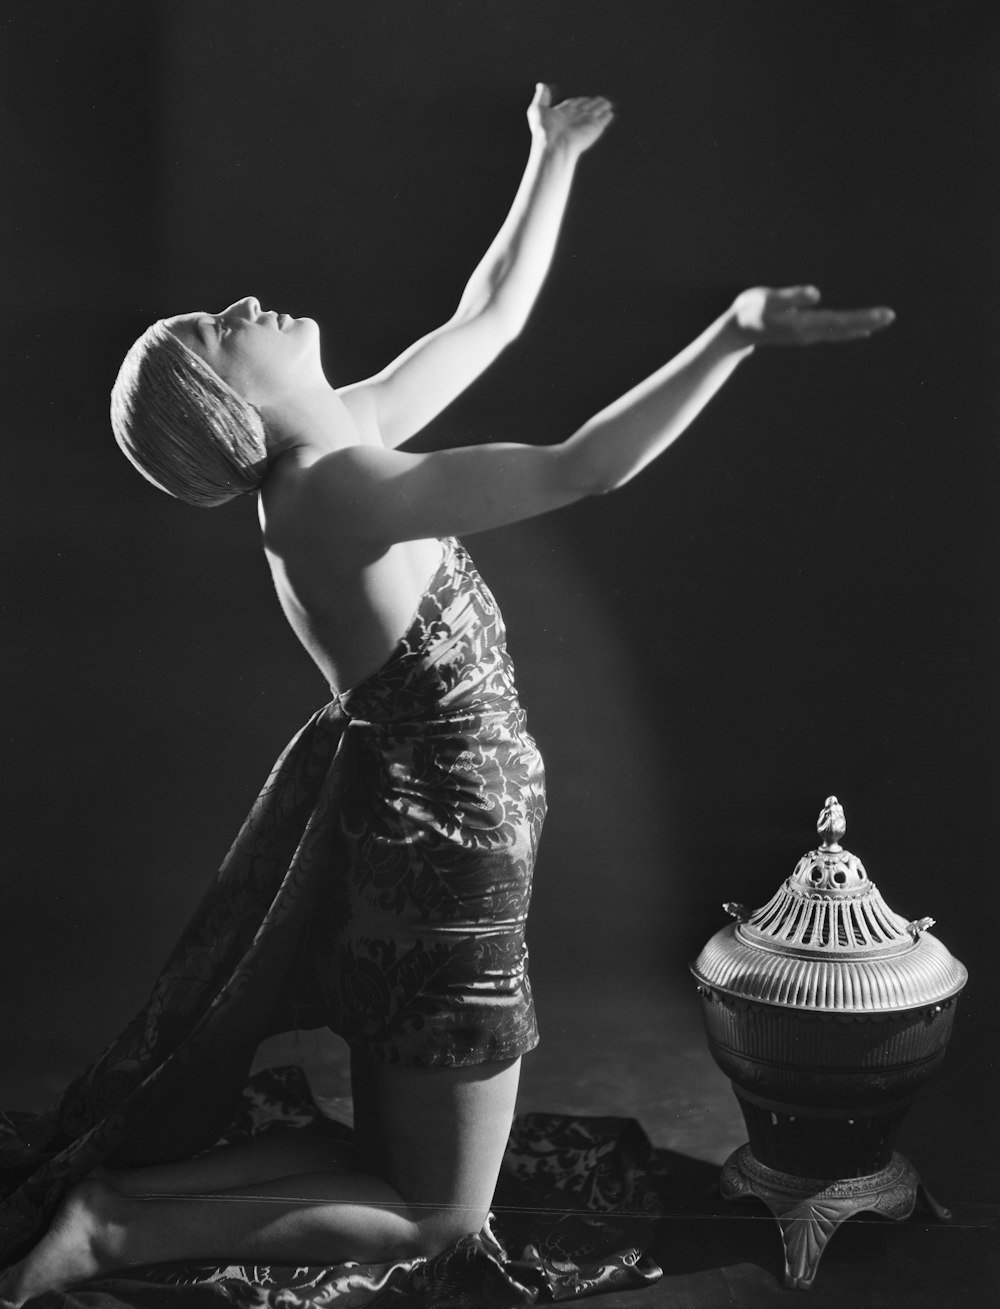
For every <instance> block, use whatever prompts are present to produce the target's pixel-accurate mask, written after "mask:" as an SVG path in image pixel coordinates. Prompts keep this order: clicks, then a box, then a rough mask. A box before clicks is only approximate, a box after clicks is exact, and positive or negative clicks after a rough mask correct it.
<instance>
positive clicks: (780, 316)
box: [730, 286, 896, 346]
mask: <svg viewBox="0 0 1000 1309" xmlns="http://www.w3.org/2000/svg"><path fill="white" fill-rule="evenodd" d="M819 302H820V293H819V291H817V289H816V287H814V286H785V287H781V288H780V289H774V288H773V287H769V286H755V287H753V288H752V289H751V290H749V291H744V292H743V294H742V295H739V296H737V297H736V300H735V301H734V302H733V307H732V309H731V310H730V320H731V326H732V329H733V330H734V331H735V332H736V333H737V334H738V336H739V337H740V339H741V344H742V345H743V346H748V345H817V344H822V343H824V342H834V341H853V340H856V339H857V338H859V337H866V336H871V335H872V333H873V332H881V331H882V330H883V328H886V327H888V326H889V324H890V323H891V322H892V321H893V320H894V319H895V317H896V315H895V314H894V313H893V312H892V310H891V309H886V308H878V309H820V308H819Z"/></svg>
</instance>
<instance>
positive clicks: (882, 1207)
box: [719, 1145, 951, 1291]
mask: <svg viewBox="0 0 1000 1309" xmlns="http://www.w3.org/2000/svg"><path fill="white" fill-rule="evenodd" d="M719 1189H720V1191H721V1192H722V1195H723V1197H724V1198H725V1199H726V1200H745V1199H751V1200H752V1199H758V1200H762V1201H763V1202H764V1204H766V1205H767V1207H768V1209H770V1211H771V1213H772V1214H773V1215H774V1217H775V1218H776V1219H777V1221H778V1226H779V1227H780V1228H781V1239H782V1242H783V1244H784V1248H785V1285H786V1286H787V1287H790V1288H792V1289H793V1290H799V1291H808V1290H809V1288H810V1287H811V1286H812V1284H813V1281H814V1280H815V1277H816V1271H817V1269H818V1267H819V1261H820V1259H821V1258H822V1255H823V1251H824V1250H825V1249H826V1247H827V1244H828V1243H829V1241H830V1238H831V1237H832V1236H833V1235H834V1233H835V1232H836V1231H837V1228H838V1227H839V1226H840V1224H841V1223H842V1222H844V1221H845V1220H846V1219H848V1218H851V1217H853V1216H854V1215H855V1214H858V1213H862V1212H872V1213H877V1214H882V1215H883V1217H885V1218H894V1219H896V1220H897V1221H901V1220H902V1219H904V1218H909V1216H910V1215H911V1214H912V1213H913V1210H914V1209H915V1207H916V1204H917V1201H918V1200H921V1201H923V1203H924V1204H925V1205H926V1206H927V1208H928V1209H929V1210H930V1211H931V1213H932V1214H933V1215H934V1216H935V1218H939V1219H941V1220H943V1221H946V1220H947V1219H949V1218H950V1217H951V1214H950V1212H949V1211H948V1210H947V1209H945V1208H943V1206H941V1205H939V1204H938V1203H937V1201H936V1200H934V1199H933V1198H932V1197H931V1196H930V1195H929V1194H928V1192H927V1189H926V1187H925V1186H924V1184H923V1183H922V1182H921V1180H920V1177H919V1175H918V1174H917V1170H916V1169H915V1168H914V1167H913V1165H912V1164H911V1163H910V1162H909V1160H907V1159H904V1158H903V1156H902V1155H901V1154H896V1153H894V1154H893V1155H892V1158H891V1159H890V1160H889V1162H888V1164H886V1166H885V1167H884V1168H881V1169H879V1171H878V1172H875V1173H869V1174H867V1175H865V1176H862V1177H848V1178H837V1179H833V1180H829V1179H825V1178H814V1177H797V1176H795V1175H794V1174H792V1173H781V1172H778V1171H776V1170H775V1169H773V1168H768V1167H767V1165H766V1164H762V1163H761V1162H760V1161H759V1160H758V1159H756V1158H755V1157H754V1154H753V1152H752V1150H751V1149H750V1146H749V1145H741V1146H740V1148H739V1149H738V1150H735V1151H734V1152H733V1153H732V1154H731V1155H730V1156H729V1158H728V1159H727V1160H726V1162H725V1163H724V1164H723V1166H722V1176H721V1177H720V1179H719Z"/></svg>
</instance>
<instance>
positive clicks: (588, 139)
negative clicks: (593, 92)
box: [528, 82, 615, 154]
mask: <svg viewBox="0 0 1000 1309" xmlns="http://www.w3.org/2000/svg"><path fill="white" fill-rule="evenodd" d="M614 116H615V111H614V109H613V108H612V107H611V101H610V100H606V99H605V98H604V96H600V95H598V96H574V97H573V99H572V100H563V101H561V102H560V103H559V104H557V105H554V104H553V103H552V90H551V88H550V87H548V86H546V84H545V83H544V82H539V83H538V85H537V86H536V87H535V98H534V99H533V100H532V102H531V104H530V105H529V106H528V124H529V126H530V127H531V134H532V136H533V137H535V138H536V139H537V140H540V141H542V143H543V144H545V145H547V146H550V147H551V146H561V147H566V148H568V149H570V150H571V151H573V152H574V153H575V154H583V152H584V150H589V149H590V147H591V146H592V145H593V144H594V142H595V141H598V140H600V138H601V137H602V136H603V135H604V133H605V132H606V131H607V129H608V126H609V124H610V123H611V120H612V119H613V118H614Z"/></svg>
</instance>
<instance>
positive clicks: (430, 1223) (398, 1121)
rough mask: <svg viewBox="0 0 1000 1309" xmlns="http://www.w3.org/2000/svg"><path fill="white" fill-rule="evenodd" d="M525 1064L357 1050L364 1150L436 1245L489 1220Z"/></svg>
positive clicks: (426, 1239)
mask: <svg viewBox="0 0 1000 1309" xmlns="http://www.w3.org/2000/svg"><path fill="white" fill-rule="evenodd" d="M520 1072H521V1061H520V1059H512V1060H508V1061H506V1062H504V1063H490V1064H476V1065H474V1066H472V1067H470V1068H456V1069H448V1070H437V1069H433V1070H425V1069H409V1068H397V1067H394V1066H392V1065H389V1064H383V1063H380V1062H378V1061H377V1060H373V1059H367V1058H365V1057H364V1056H360V1055H358V1054H356V1053H354V1054H352V1061H351V1080H352V1088H353V1091H354V1122H355V1133H356V1136H357V1144H358V1150H359V1153H360V1157H361V1158H362V1159H365V1160H368V1159H371V1160H372V1162H373V1165H374V1166H375V1168H377V1171H378V1172H379V1174H380V1175H381V1176H383V1177H384V1178H385V1179H386V1181H387V1182H389V1183H391V1185H392V1186H394V1187H395V1188H396V1190H398V1191H399V1193H400V1194H401V1195H404V1196H405V1197H406V1199H407V1201H408V1203H409V1204H410V1205H411V1207H412V1210H413V1213H414V1219H415V1222H416V1223H417V1226H418V1227H419V1229H420V1235H421V1243H422V1245H423V1247H424V1248H425V1250H427V1251H428V1252H432V1251H437V1250H440V1249H443V1248H444V1247H445V1246H446V1245H448V1244H450V1243H451V1242H452V1241H453V1240H456V1239H457V1238H458V1237H460V1236H463V1235H465V1234H466V1233H469V1232H478V1231H479V1230H480V1229H481V1228H482V1226H483V1223H485V1221H486V1218H487V1216H488V1214H489V1211H490V1206H491V1205H492V1203H493V1192H494V1190H495V1189H496V1183H497V1177H498V1175H499V1173H500V1165H501V1163H502V1161H503V1156H504V1151H505V1150H506V1148H507V1141H508V1138H509V1136H510V1128H511V1123H512V1121H513V1118H514V1104H515V1100H516V1098H517V1087H518V1081H519V1078H520Z"/></svg>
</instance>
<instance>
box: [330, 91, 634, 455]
mask: <svg viewBox="0 0 1000 1309" xmlns="http://www.w3.org/2000/svg"><path fill="white" fill-rule="evenodd" d="M612 116H613V113H612V108H611V105H610V103H609V102H608V101H607V100H605V99H603V98H601V97H578V98H576V99H572V100H565V101H563V102H562V103H561V104H557V105H553V104H552V95H551V92H550V90H549V88H548V87H547V86H546V85H545V84H544V83H541V82H540V83H539V84H538V87H537V89H536V91H535V98H534V99H533V100H532V102H531V106H530V107H529V109H528V123H529V125H530V127H531V152H530V154H529V156H528V163H527V166H526V168H525V171H524V176H523V177H522V179H521V184H520V186H519V187H518V190H517V194H516V195H515V197H514V203H513V204H512V206H511V209H510V212H509V214H508V215H507V217H506V219H505V220H504V223H503V226H502V227H501V228H500V231H499V232H498V233H497V235H496V237H495V239H494V240H493V243H492V244H491V246H490V248H489V249H488V250H487V252H486V254H485V255H484V256H483V258H482V260H481V261H480V263H479V265H478V267H477V268H476V270H475V272H474V273H473V274H472V276H471V278H470V279H469V282H468V284H467V286H466V288H465V291H464V292H463V294H462V297H461V300H460V301H459V304H458V308H457V309H456V310H455V313H454V314H453V315H452V317H451V318H450V319H449V320H448V322H446V323H445V324H444V325H443V326H441V327H439V328H437V329H436V330H435V331H433V332H430V333H429V334H428V335H427V336H425V337H423V338H422V339H421V340H419V341H417V342H416V343H415V344H414V345H412V346H410V348H409V349H408V350H406V351H405V352H404V353H403V354H402V355H400V356H399V358H398V359H396V360H394V361H393V363H391V364H389V366H388V367H387V368H385V369H383V370H382V372H380V373H377V374H376V375H375V376H374V377H371V378H368V379H367V380H366V381H364V382H358V383H356V384H355V385H354V386H348V387H344V388H343V389H342V390H341V392H340V394H341V395H342V396H343V398H344V400H345V401H346V402H347V404H348V405H349V406H350V407H351V408H352V410H354V411H355V413H356V415H357V414H358V413H359V412H360V415H361V417H362V421H364V420H365V419H367V420H368V421H369V422H374V423H375V424H376V425H377V428H378V431H379V433H380V434H381V437H382V441H383V443H384V444H385V445H388V446H396V445H399V444H400V442H402V441H405V440H406V439H407V438H408V437H410V436H412V435H413V434H414V433H415V432H418V431H419V430H420V429H421V428H422V427H425V426H426V425H427V423H429V422H430V421H431V419H432V418H434V417H435V416H436V415H437V414H439V413H440V412H441V410H442V409H444V408H445V407H446V406H447V405H448V404H450V403H451V401H452V400H454V399H455V397H456V396H457V395H459V394H460V393H461V392H462V391H464V390H465V388H466V387H467V386H469V384H470V383H471V382H473V381H474V380H475V379H476V378H477V377H478V376H479V375H480V373H482V372H483V371H484V370H485V369H486V368H487V367H488V366H489V365H490V364H491V363H492V362H493V360H494V359H495V358H496V357H497V355H498V354H499V353H500V352H501V351H502V350H503V349H504V347H505V346H506V345H508V344H509V343H510V342H511V341H513V340H514V338H515V337H516V336H517V335H518V333H519V332H520V331H521V329H522V328H523V327H524V324H525V322H526V321H527V318H528V315H529V314H530V312H531V309H532V307H533V305H534V303H535V301H536V299H537V298H538V293H539V291H540V290H541V288H542V284H543V282H544V281H545V276H546V274H547V273H548V270H549V266H550V264H551V262H552V255H553V252H554V251H555V247H556V241H557V239H558V236H559V228H560V226H561V224H562V218H563V214H564V213H565V210H566V202H567V200H568V199H569V192H570V185H571V183H572V180H573V174H574V172H575V170H576V165H577V162H578V161H579V159H580V156H581V155H582V154H583V153H584V151H585V150H587V149H589V147H590V146H592V145H593V144H594V142H595V141H597V140H598V138H599V137H600V136H601V135H602V134H603V133H604V131H605V129H606V128H607V126H608V124H609V123H610V122H611V119H612Z"/></svg>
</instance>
